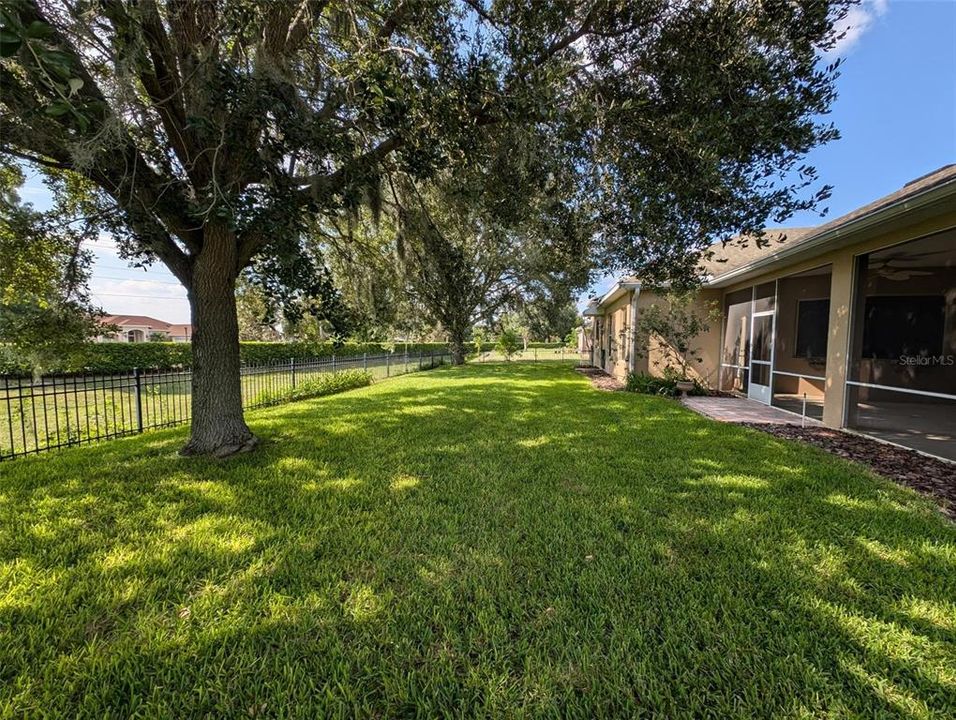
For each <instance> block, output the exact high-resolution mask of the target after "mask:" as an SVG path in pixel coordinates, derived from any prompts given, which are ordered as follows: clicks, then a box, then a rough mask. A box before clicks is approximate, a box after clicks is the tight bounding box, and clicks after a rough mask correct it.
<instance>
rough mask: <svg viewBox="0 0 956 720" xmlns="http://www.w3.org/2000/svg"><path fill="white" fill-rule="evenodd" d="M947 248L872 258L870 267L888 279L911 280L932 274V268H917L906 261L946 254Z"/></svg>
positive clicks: (917, 260) (916, 260)
mask: <svg viewBox="0 0 956 720" xmlns="http://www.w3.org/2000/svg"><path fill="white" fill-rule="evenodd" d="M946 253H947V251H946V250H932V251H930V252H924V253H905V254H904V253H897V254H896V255H890V256H888V257H887V258H886V259H872V258H871V259H870V265H869V269H870V270H873V271H874V272H875V273H876V274H877V275H879V276H880V277H883V278H886V279H887V280H909V279H910V278H913V277H919V276H920V275H932V274H933V272H932V271H931V270H917V269H915V268H909V267H906V263H911V262H919V261H920V260H921V259H922V258H927V257H932V256H933V255H945V254H946Z"/></svg>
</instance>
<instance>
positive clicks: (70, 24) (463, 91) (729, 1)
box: [0, 0, 847, 454]
mask: <svg viewBox="0 0 956 720" xmlns="http://www.w3.org/2000/svg"><path fill="white" fill-rule="evenodd" d="M846 4H847V3H846V2H842V1H841V2H826V1H825V0H762V2H759V3H757V2H753V1H752V0H721V1H719V2H717V1H715V2H709V3H703V2H702V3H696V2H677V1H673V2H670V1H666V0H630V1H625V0H620V1H615V0H555V1H554V2H548V3H544V2H541V3H537V2H532V3H524V2H512V1H509V0H503V1H501V2H487V1H486V0H459V1H457V2H456V1H454V0H269V1H265V0H139V1H138V2H126V1H123V0H87V1H83V2H81V1H79V0H2V4H0V23H2V27H0V56H2V60H0V82H2V93H0V122H2V127H0V152H3V153H5V154H7V155H8V156H11V157H15V158H18V159H20V160H22V161H26V162H30V163H35V164H37V165H40V166H46V167H51V168H56V169H62V170H67V171H70V172H75V173H78V174H80V175H82V176H84V177H86V178H88V179H89V180H91V181H92V182H93V183H94V184H95V185H96V186H97V187H98V188H99V189H100V191H101V193H102V195H103V201H104V204H105V205H106V206H109V207H110V208H111V210H112V213H111V214H110V223H111V225H110V229H111V230H112V231H113V232H114V234H115V235H116V236H117V238H118V242H119V243H120V245H121V248H122V249H123V251H124V252H125V253H126V254H127V255H128V256H129V257H131V258H139V259H141V260H142V259H145V260H147V261H149V260H153V259H155V260H159V261H161V262H163V263H164V264H165V265H166V266H167V267H168V268H169V269H170V271H171V272H172V273H173V274H174V275H175V276H176V277H177V278H178V279H179V280H180V281H181V282H182V284H183V285H184V286H185V287H186V290H187V293H188V297H189V301H190V305H191V309H192V321H193V325H194V328H195V332H194V337H193V345H194V352H193V357H194V363H195V367H194V373H193V395H192V404H193V423H192V432H191V437H190V440H189V443H188V445H187V446H186V448H185V451H186V452H189V453H215V454H228V453H231V452H235V451H237V450H241V449H245V448H249V447H251V446H252V445H253V444H254V442H255V439H254V438H253V436H252V434H251V433H250V431H249V429H248V427H247V426H246V424H245V422H244V419H243V414H242V408H241V396H240V383H239V353H238V334H239V329H238V322H237V317H236V301H235V283H236V279H237V277H238V276H239V274H240V273H241V272H243V271H244V269H246V268H251V272H253V273H258V274H260V275H268V276H271V277H272V282H271V283H270V282H265V283H263V285H264V286H271V287H276V286H278V285H280V284H286V285H288V284H297V285H301V288H302V289H301V292H306V293H310V294H311V293H321V292H322V290H323V278H322V276H321V273H319V276H318V277H317V278H314V279H310V278H309V277H308V275H309V271H311V270H315V271H316V272H319V271H320V270H321V268H318V267H315V266H314V263H311V262H310V261H309V258H308V257H306V256H304V254H303V252H302V245H301V242H300V238H301V237H302V234H303V233H302V231H303V228H304V225H305V222H306V220H307V219H308V218H309V216H310V215H312V216H314V215H329V216H334V215H337V214H339V213H341V212H342V211H343V210H349V209H354V208H355V207H357V206H359V205H362V204H371V205H373V206H374V205H375V204H376V203H377V202H378V201H379V193H380V191H381V186H382V183H381V177H382V175H383V173H384V172H385V171H386V170H389V171H399V172H401V173H403V174H404V175H406V176H408V177H410V178H413V179H427V178H429V177H431V176H433V175H434V173H435V172H436V171H439V170H441V171H445V172H453V171H454V168H455V167H456V166H457V164H458V163H459V162H461V161H462V160H463V159H466V158H469V157H470V156H471V155H473V154H474V153H475V152H477V151H478V150H479V149H480V146H476V145H475V143H474V139H475V138H476V137H478V136H479V135H480V133H479V132H478V131H479V130H480V129H481V128H482V127H486V126H490V125H494V124H513V125H519V126H522V127H525V128H530V129H540V130H541V132H543V133H546V134H547V135H548V136H549V137H551V138H553V140H554V142H555V143H560V144H561V146H562V151H561V154H562V156H565V157H569V158H573V161H572V162H573V163H574V170H575V172H576V173H578V174H579V176H580V182H581V187H582V188H587V189H588V191H589V193H590V194H591V195H592V196H593V198H594V200H595V202H596V205H595V207H597V208H599V209H600V212H599V213H598V215H599V219H600V221H601V222H602V224H603V227H602V231H601V235H600V237H601V238H602V242H603V243H604V245H603V247H604V250H605V258H606V259H608V260H610V261H612V262H622V263H630V264H638V263H644V264H646V265H648V266H649V267H652V268H660V267H661V266H662V265H663V266H668V267H670V266H674V267H686V266H687V262H686V258H687V257H688V256H690V255H692V254H693V253H694V252H695V251H697V250H698V249H699V248H700V247H702V246H703V244H704V242H705V240H706V239H707V237H708V236H710V235H711V234H712V233H715V232H716V233H722V232H726V231H728V230H731V229H750V228H755V227H757V226H758V225H760V224H761V223H762V222H763V221H764V220H766V218H767V217H768V215H774V214H776V216H785V215H786V214H787V213H788V212H792V210H793V209H796V208H798V207H803V206H805V205H808V204H809V205H812V204H813V202H814V200H815V198H814V197H813V196H812V195H811V196H810V197H807V198H804V197H803V195H802V193H803V191H804V188H805V184H806V183H809V182H812V181H813V180H814V174H813V172H812V170H811V169H809V168H803V169H802V170H801V171H800V172H799V173H798V174H796V175H795V174H794V171H795V170H796V169H797V168H798V167H799V162H800V158H801V157H802V156H803V155H804V154H805V153H806V151H807V150H809V149H810V148H812V147H813V146H814V145H816V144H817V143H819V142H822V141H825V140H827V139H829V138H830V137H832V136H833V132H832V130H831V129H830V128H829V127H827V126H826V125H823V124H820V123H819V122H818V121H817V120H816V119H815V118H816V117H817V116H818V115H819V114H820V113H823V112H825V111H826V110H827V107H828V105H829V103H830V102H831V100H832V96H833V89H832V81H833V69H832V68H820V67H819V65H818V62H817V52H818V50H819V49H821V48H825V47H827V46H828V45H829V44H831V43H832V42H834V36H833V32H832V27H833V22H834V20H835V19H836V18H837V17H839V16H841V15H842V14H844V13H845V9H846V8H845V6H846ZM790 178H796V179H794V180H791V179H790ZM289 296H290V297H294V296H295V293H294V292H292V293H290V294H289Z"/></svg>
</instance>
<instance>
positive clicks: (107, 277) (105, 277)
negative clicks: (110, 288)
mask: <svg viewBox="0 0 956 720" xmlns="http://www.w3.org/2000/svg"><path fill="white" fill-rule="evenodd" d="M93 279H94V280H123V281H125V282H138V283H155V284H157V285H175V286H176V287H182V283H178V282H170V281H168V280H138V279H137V278H125V277H117V276H115V275H97V274H96V273H93Z"/></svg>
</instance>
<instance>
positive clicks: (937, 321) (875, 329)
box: [863, 295, 946, 360]
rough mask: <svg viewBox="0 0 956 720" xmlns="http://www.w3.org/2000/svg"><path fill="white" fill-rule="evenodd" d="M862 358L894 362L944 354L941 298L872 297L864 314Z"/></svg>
mask: <svg viewBox="0 0 956 720" xmlns="http://www.w3.org/2000/svg"><path fill="white" fill-rule="evenodd" d="M863 318H864V319H863V357H865V358H875V359H881V360H882V359H886V360H889V359H895V358H899V357H901V356H904V355H906V356H923V357H929V356H934V355H941V354H942V353H943V334H944V332H945V326H946V306H945V304H944V301H943V297H942V296H941V295H873V296H870V297H868V298H866V307H865V309H864V311H863Z"/></svg>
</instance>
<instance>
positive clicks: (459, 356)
mask: <svg viewBox="0 0 956 720" xmlns="http://www.w3.org/2000/svg"><path fill="white" fill-rule="evenodd" d="M448 345H449V349H450V350H451V364H452V365H464V363H465V331H464V330H452V331H451V332H450V333H449V335H448Z"/></svg>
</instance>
